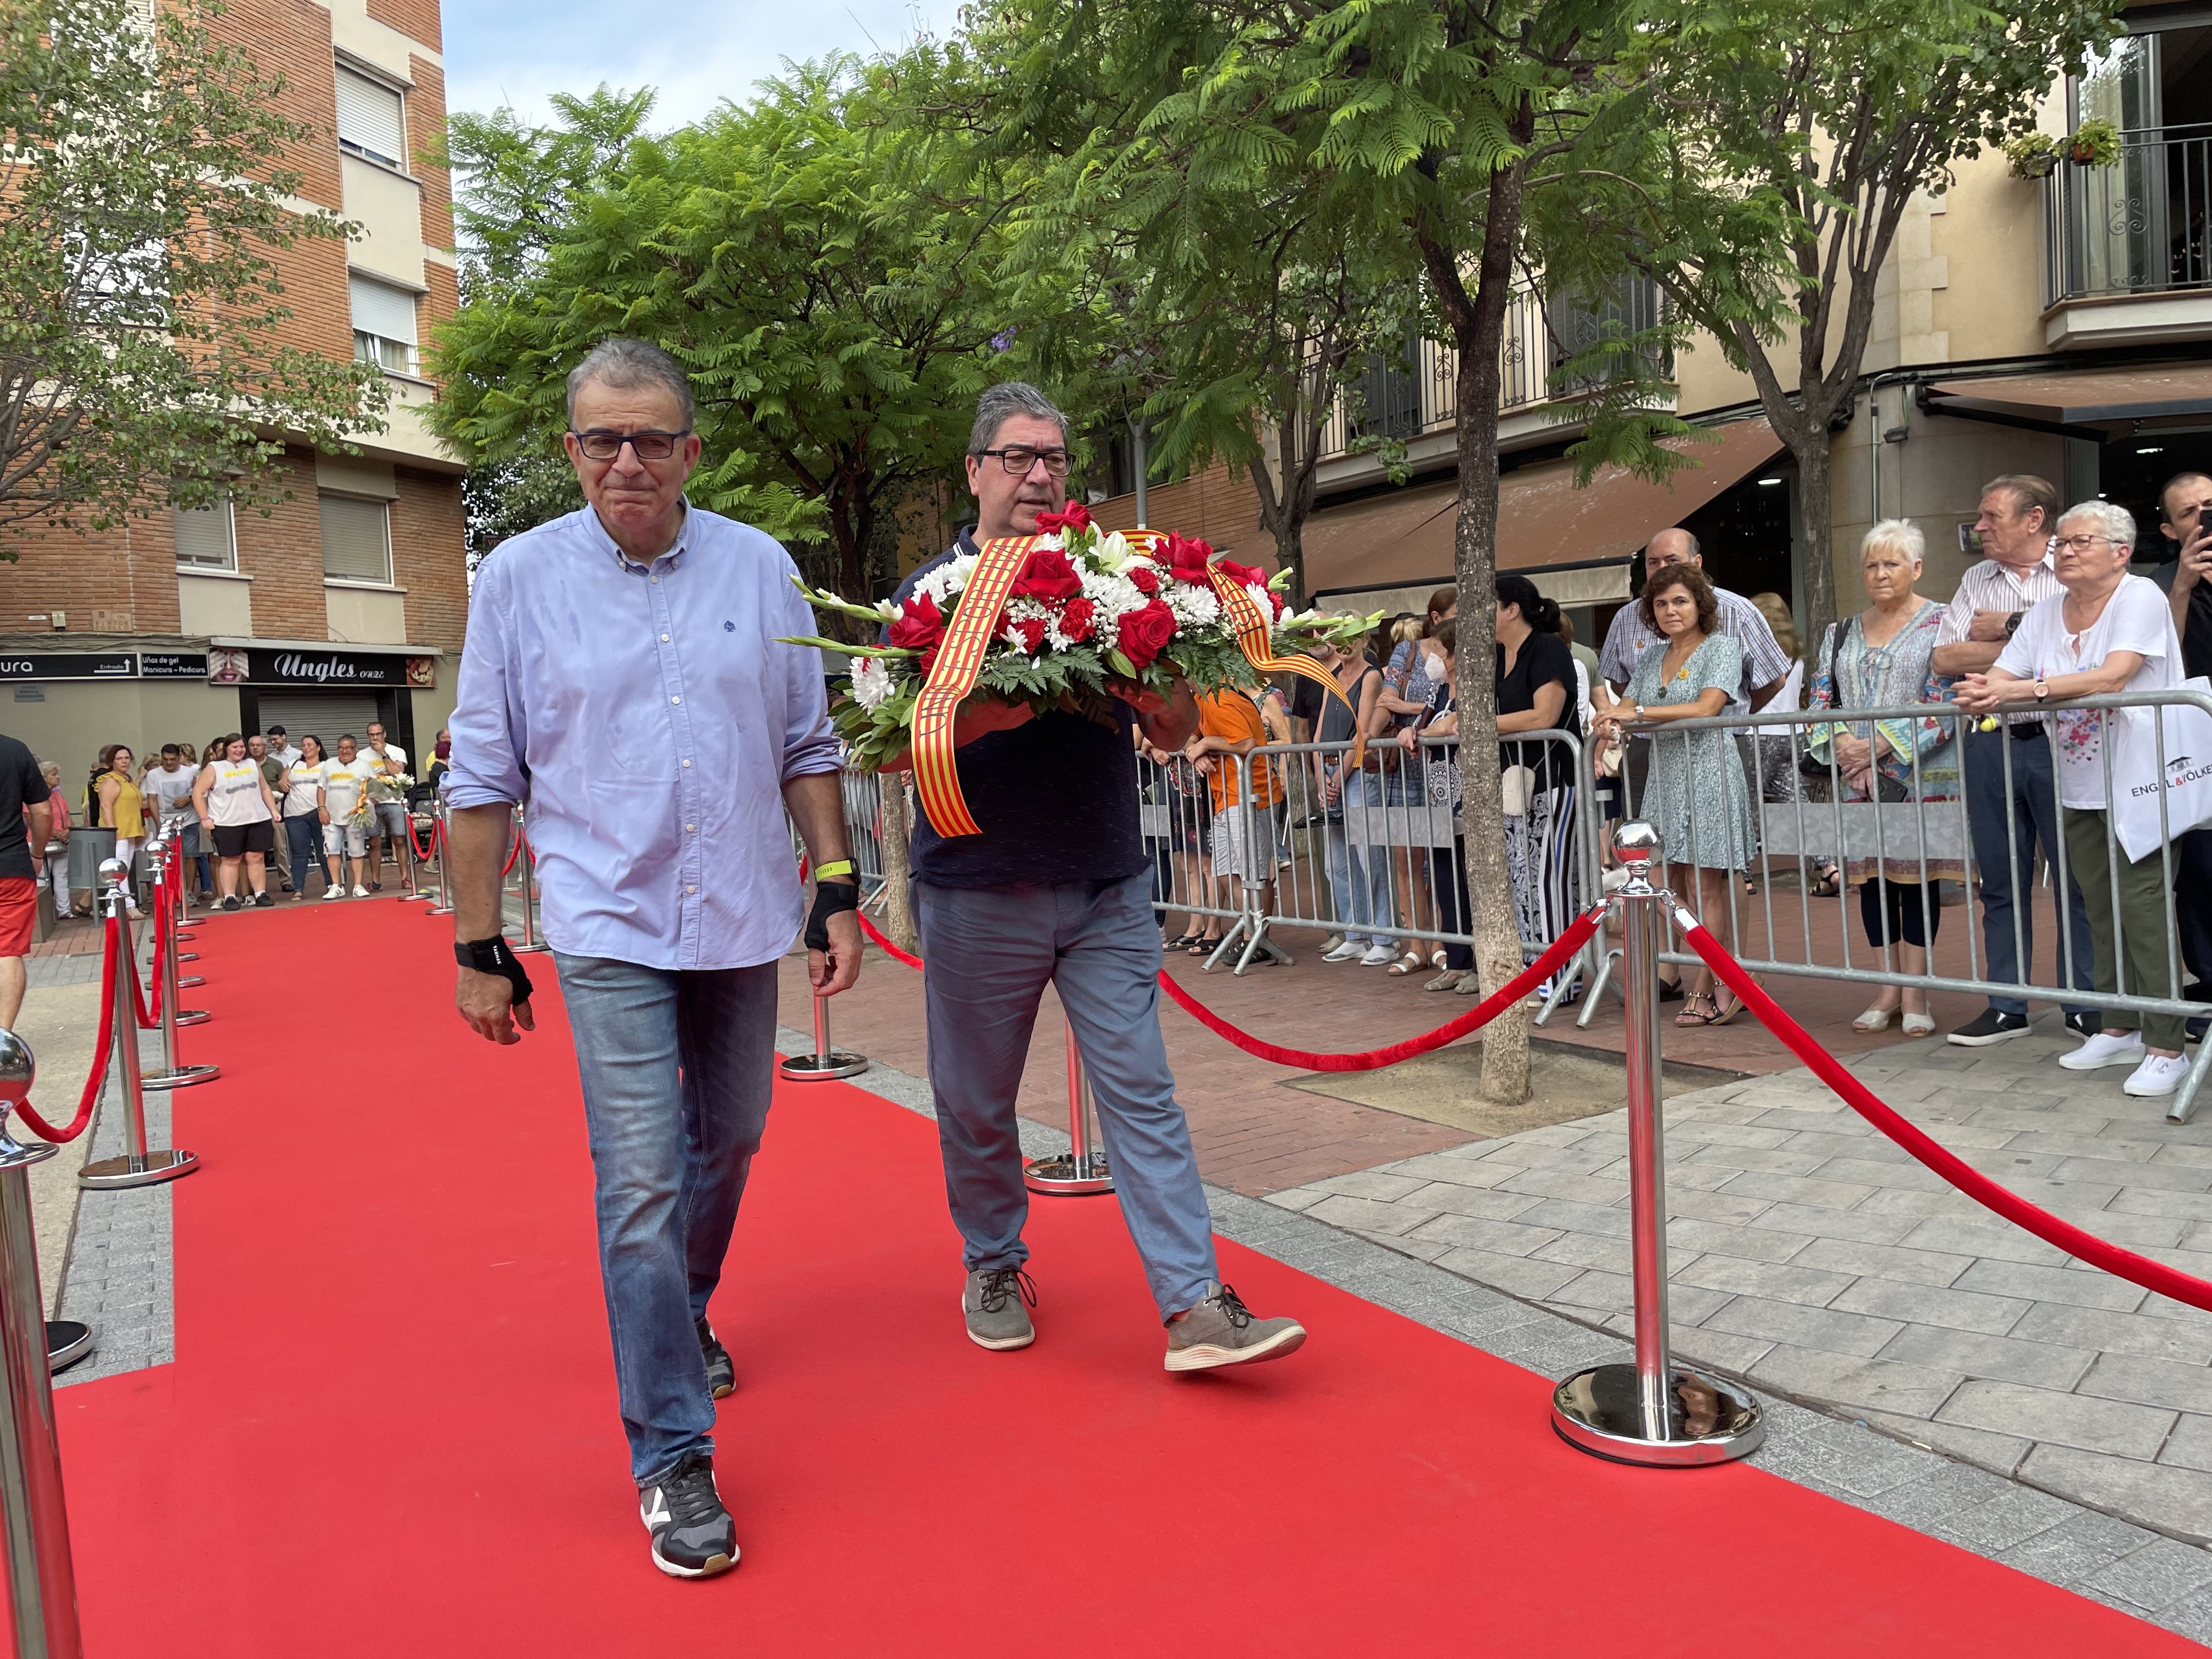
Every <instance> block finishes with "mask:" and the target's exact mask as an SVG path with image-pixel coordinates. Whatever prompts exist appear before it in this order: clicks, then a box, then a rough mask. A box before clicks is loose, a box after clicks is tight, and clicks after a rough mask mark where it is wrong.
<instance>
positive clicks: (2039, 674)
mask: <svg viewBox="0 0 2212 1659" xmlns="http://www.w3.org/2000/svg"><path fill="white" fill-rule="evenodd" d="M2135 540H2136V521H2135V515H2134V514H2133V513H2130V512H2129V511H2128V510H2127V508H2125V507H2118V506H2115V505H2114V504H2113V503H2112V502H2110V501H2084V502H2082V503H2081V505H2080V506H2079V507H2072V508H2069V510H2068V511H2067V512H2066V513H2064V514H2063V515H2062V516H2061V517H2060V519H2059V520H2058V525H2057V539H2056V540H2054V541H2053V542H2052V544H2051V546H2052V549H2053V552H2054V554H2055V557H2054V559H2053V561H2052V566H2051V572H2052V574H2054V575H2056V576H2057V578H2058V582H2059V586H2062V587H2063V588H2064V589H2065V590H2066V591H2065V592H2063V593H2062V594H2060V595H2059V596H2058V597H2057V598H2056V599H2045V600H2043V601H2042V602H2041V603H2040V604H2039V605H2035V606H2033V608H2032V609H2031V610H2029V611H2028V612H2027V615H2026V616H2024V617H2021V623H2020V626H2019V628H2018V629H2015V632H2014V634H2013V636H2012V638H2011V639H2010V640H2008V641H2006V643H2005V647H2004V649H2003V650H2002V651H2001V652H1999V653H1997V659H1996V664H1995V665H1993V666H1992V667H1991V668H1990V671H1989V672H1988V673H1986V674H1961V675H1960V677H1959V681H1958V685H1957V687H1956V689H1955V690H1954V692H1953V700H1954V702H1957V703H1958V705H1959V706H1960V708H1964V709H1966V711H1967V712H1968V713H1969V714H1993V713H1995V712H1996V710H1997V709H1999V708H2003V707H2007V706H2010V707H2012V708H2030V709H2033V708H2036V707H2038V706H2039V705H2041V704H2045V703H2048V702H2056V701H2057V700H2058V699H2060V698H2062V697H2090V696H2099V695H2100V694H2102V693H2106V692H2112V691H2161V690H2172V689H2173V688H2175V687H2177V686H2179V685H2180V684H2182V662H2181V641H2180V638H2179V635H2176V634H2175V632H2174V628H2173V612H2172V610H2171V609H2170V608H2169V606H2168V605H2167V603H2166V595H2165V594H2163V593H2161V592H2159V589H2158V585H2157V584H2156V583H2155V582H2153V581H2151V580H2149V579H2148V578H2147V577H2143V576H2131V575H2130V574H2128V561H2129V560H2130V558H2131V557H2133V556H2134V554H2135ZM2118 724H2119V722H2118V720H2116V719H2115V718H2114V717H2113V716H2112V715H2110V714H2106V712H2105V711H2104V710H2102V709H2096V708H2060V709H2056V710H2053V711H2052V713H2051V750H2052V753H2053V755H2054V757H2055V758H2056V761H2057V768H2056V769H2057V774H2058V805H2059V817H2061V819H2063V822H2064V824H2065V830H2066V843H2065V845H2066V860H2067V862H2068V864H2069V866H2071V870H2070V873H2071V875H2072V876H2073V878H2074V879H2075V881H2076V882H2077V883H2079V884H2080V885H2081V901H2082V903H2083V904H2084V906H2085V907H2087V910H2088V913H2089V936H2090V939H2091V942H2092V943H2093V945H2094V946H2095V969H2094V972H2095V975H2096V986H2097V989H2098V990H2100V991H2101V992H2104V993H2106V994H2107V995H2112V994H2117V993H2118V990H2119V959H2120V957H2122V956H2123V955H2124V956H2125V957H2126V958H2127V982H2128V984H2129V986H2130V987H2131V988H2132V989H2133V990H2135V991H2136V993H2137V994H2146V995H2151V996H2157V995H2160V994H2165V993H2166V991H2167V989H2168V987H2172V986H2177V985H2179V982H2180V979H2181V969H2180V964H2179V963H2175V962H2173V961H2172V960H2171V959H2170V958H2169V957H2168V956H2167V953H2166V925H2167V920H2168V912H2167V907H2168V905H2169V904H2170V902H2171V895H2169V894H2168V892H2167V891H2166V857H2165V854H2164V852H2163V850H2162V849H2161V848H2159V847H2155V846H2154V847H2152V848H2150V849H2149V851H2148V852H2147V853H2146V854H2144V855H2143V856H2142V857H2141V858H2138V859H2130V857H2129V856H2128V850H2127V848H2125V847H2124V846H2118V847H2114V848H2110V849H2108V848H2107V847H2106V838H2107V836H2110V835H2112V827H2111V826H2110V825H2108V823H2107V819H2108V817H2110V815H2111V797H2110V795H2109V793H2107V788H2106V774H2107V762H2106V754H2105V744H2106V742H2107V741H2108V740H2109V739H2111V738H2116V737H2117V731H2118ZM2120 747H2121V744H2119V743H2118V741H2114V742H2113V750H2114V752H2113V754H2112V757H2111V761H2112V764H2111V768H2110V774H2111V778H2110V781H2111V787H2112V788H2113V789H2119V790H2125V789H2127V788H2129V787H2141V784H2142V783H2162V781H2160V780H2157V779H2156V778H2155V776H2154V773H2155V769H2156V761H2155V758H2154V759H2153V761H2152V764H2151V768H2150V770H2151V772H2152V773H2153V776H2151V777H2147V778H2144V779H2142V780H2141V781H2140V782H2137V783H2136V784H2134V785H2132V786H2131V783H2130V780H2129V779H2128V778H2127V777H2126V776H2125V775H2124V769H2123V767H2122V766H2121V764H2120V763H2119V761H2120V757H2119V752H2118V751H2119V749H2120ZM2170 754H2171V751H2169V755H2170ZM2112 854H2117V855H2118V856H2117V857H2115V856H2112ZM2115 895H2117V896H2118V904H2117V906H2116V905H2115V904H2114V902H2113V900H2114V897H2115ZM2103 1018H2104V1026H2103V1029H2102V1030H2100V1031H2099V1032H2098V1033H2097V1035H2096V1036H2093V1037H2091V1038H2089V1039H2088V1040H2087V1042H2084V1043H2082V1044H2081V1047H2080V1048H2076V1049H2075V1050H2074V1051H2073V1052H2072V1053H2070V1054H2061V1055H2059V1056H2058V1063H2059V1064H2060V1065H2061V1066H2064V1067H2065V1068H2066V1069H2067V1070H2068V1071H2069V1072H2093V1071H2096V1070H2098V1069H2100V1067H2103V1066H2133V1067H2134V1068H2135V1069H2134V1070H2133V1071H2132V1072H2130V1073H2129V1076H2128V1080H2127V1082H2126V1083H2125V1084H2124V1085H2121V1086H2122V1089H2123V1091H2124V1092H2125V1093H2127V1094H2130V1095H2133V1096H2135V1097H2137V1098H2139V1099H2152V1098H2155V1097H2159V1096H2162V1095H2170V1094H2172V1092H2173V1091H2174V1090H2175V1089H2177V1088H2179V1086H2180V1085H2181V1079H2183V1078H2185V1077H2186V1076H2187V1075H2188V1074H2189V1060H2188V1059H2187V1057H2186V1056H2185V1054H2183V1052H2182V1043H2183V1041H2184V1036H2185V1030H2184V1028H2185V1024H2186V1022H2185V1020H2184V1019H2183V1018H2182V1016H2180V1015H2179V1014H2140V1015H2139V1014H2135V1013H2130V1012H2126V1011H2125V1010H2123V1009H2118V1008H2108V1009H2106V1011H2105V1013H2104V1016H2103Z"/></svg>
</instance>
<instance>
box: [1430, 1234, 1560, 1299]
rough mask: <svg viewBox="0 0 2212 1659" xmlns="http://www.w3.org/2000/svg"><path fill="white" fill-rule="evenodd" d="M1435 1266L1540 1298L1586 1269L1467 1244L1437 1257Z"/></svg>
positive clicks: (1480, 1282)
mask: <svg viewBox="0 0 2212 1659" xmlns="http://www.w3.org/2000/svg"><path fill="white" fill-rule="evenodd" d="M1436 1265H1437V1267H1442V1268H1443V1269H1444V1270H1445V1271H1446V1272H1448V1273H1460V1274H1463V1275H1464V1276H1465V1277H1467V1278H1468V1279H1474V1281H1475V1282H1476V1283H1478V1284H1481V1285H1495V1286H1496V1287H1497V1288H1498V1289H1499V1290H1501V1291H1507V1292H1508V1293H1510V1294H1511V1295H1514V1296H1530V1297H1539V1298H1541V1297H1547V1296H1549V1295H1551V1294H1552V1292H1553V1291H1556V1290H1558V1289H1559V1286H1561V1285H1565V1284H1566V1283H1567V1282H1568V1281H1569V1280H1571V1279H1576V1278H1577V1277H1579V1276H1580V1275H1581V1273H1582V1271H1583V1270H1582V1269H1581V1268H1580V1267H1565V1266H1563V1265H1562V1264H1560V1263H1559V1262H1556V1261H1530V1260H1528V1258H1527V1257H1524V1256H1517V1255H1498V1254H1497V1253H1496V1252H1495V1251H1492V1250H1478V1249H1469V1248H1468V1247H1467V1246H1465V1245H1460V1246H1456V1247H1455V1248H1454V1249H1450V1250H1448V1251H1446V1252H1445V1253H1444V1254H1443V1255H1440V1256H1438V1257H1437V1261H1436Z"/></svg>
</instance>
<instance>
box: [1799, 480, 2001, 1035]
mask: <svg viewBox="0 0 2212 1659" xmlns="http://www.w3.org/2000/svg"><path fill="white" fill-rule="evenodd" d="M1927 551H1928V544H1927V541H1926V539H1925V538H1923V536H1922V535H1921V533H1920V528H1919V526H1917V525H1915V524H1912V523H1911V522H1910V521H1908V520H1904V519H1884V520H1882V521H1881V523H1880V524H1877V525H1875V526H1874V528H1873V529H1871V530H1869V531H1868V532H1867V533H1866V536H1865V538H1863V540H1862V541H1861V542H1860V543H1859V580H1860V582H1861V583H1862V584H1863V586H1865V588H1866V594H1867V599H1868V605H1867V608H1866V609H1865V610H1863V611H1860V612H1859V613H1858V615H1857V616H1856V617H1848V618H1846V619H1845V620H1844V621H1843V622H1839V623H1831V624H1830V625H1829V628H1828V631H1827V635H1826V637H1825V638H1824V639H1823V640H1822V641H1820V665H1819V667H1818V669H1817V670H1816V671H1814V677H1813V690H1812V694H1811V696H1808V698H1807V699H1806V704H1805V706H1806V707H1807V708H1808V709H1809V708H1833V709H1837V710H1838V711H1841V712H1843V713H1845V714H1848V713H1849V712H1850V710H1852V709H1854V708H1902V707H1905V706H1906V705H1909V704H1913V703H1924V702H1942V700H1943V694H1944V691H1945V690H1946V689H1947V687H1946V683H1945V682H1944V681H1942V679H1940V678H1938V677H1937V676H1936V673H1935V672H1934V671H1933V670H1932V668H1931V667H1930V666H1929V657H1930V656H1931V655H1932V654H1933V653H1934V652H1935V649H1936V630H1937V629H1940V628H1941V627H1942V625H1943V616H1944V611H1945V607H1944V606H1943V605H1940V604H1938V603H1937V602H1936V601H1935V600H1934V599H1923V598H1921V597H1920V595H1919V593H1918V592H1917V591H1915V584H1916V583H1917V582H1918V580H1920V569H1921V564H1922V562H1923V559H1924V558H1925V557H1926V556H1927ZM1956 723H1957V722H1956V720H1955V719H1954V720H1939V719H1937V718H1936V717H1935V716H1923V717H1919V718H1909V719H1903V720H1838V721H1837V722H1836V723H1834V724H1833V725H1826V726H1809V727H1808V728H1807V730H1806V742H1807V747H1808V748H1809V749H1810V750H1812V752H1813V755H1814V758H1816V759H1818V760H1820V762H1822V763H1826V764H1827V765H1829V766H1830V767H1832V769H1833V774H1834V775H1835V777H1836V778H1837V781H1838V783H1839V784H1840V786H1841V793H1842V794H1843V797H1844V799H1846V800H1872V801H1893V802H1904V801H1916V800H1934V799H1941V798H1942V797H1944V796H1948V795H1955V794H1957V793H1959V759H1958V741H1957V738H1958V733H1957V732H1955V731H1954V729H1953V727H1954V726H1955V725H1956ZM1886 827H1887V826H1885V828H1886ZM1922 850H1923V846H1922V838H1921V837H1920V836H1918V835H1917V834H1912V833H1910V832H1909V831H1907V830H1906V829H1905V828H1904V827H1902V826H1900V832H1899V834H1898V835H1897V836H1895V837H1894V839H1892V838H1891V837H1889V836H1887V835H1884V836H1883V837H1882V838H1881V842H1880V855H1879V856H1873V857H1860V858H1854V859H1850V860H1847V862H1846V863H1845V865H1844V872H1845V873H1844V879H1845V880H1846V881H1847V882H1848V883H1850V884H1851V885H1852V886H1855V887H1857V889H1858V890H1859V919H1860V921H1861V922H1862V924H1863V926H1864V927H1865V928H1866V936H1867V943H1868V944H1869V945H1873V946H1874V947H1875V950H1877V951H1884V950H1886V949H1887V948H1889V947H1894V948H1895V950H1896V951H1897V966H1898V967H1899V969H1901V970H1902V971H1903V972H1904V973H1905V974H1907V975H1912V976H1914V977H1918V976H1920V975H1924V974H1925V973H1926V972H1927V971H1928V947H1929V945H1932V944H1933V943H1934V942H1935V939H1936V928H1937V927H1939V926H1940V925H1941V923H1942V908H1941V907H1940V906H1938V905H1937V904H1936V902H1935V901H1936V895H1935V893H1934V892H1933V891H1932V887H1933V884H1935V883H1936V882H1937V881H1939V880H1949V881H1957V880H1960V879H1961V878H1963V877H1964V876H1965V874H1966V872H1965V869H1964V868H1963V866H1960V864H1959V863H1958V862H1956V861H1955V860H1954V861H1952V862H1951V863H1949V864H1948V866H1946V865H1942V864H1938V863H1936V861H1935V860H1929V861H1927V862H1926V863H1925V864H1923V861H1922V860H1921V856H1920V855H1921V853H1922ZM1899 1012H1902V1013H1903V1015H1904V1025H1905V1036H1909V1037H1924V1036H1929V1034H1930V1033H1931V1032H1933V1031H1934V1030H1935V1029H1936V1021H1935V1018H1934V1017H1933V1016H1932V1015H1931V1014H1930V1013H1929V1010H1928V994H1927V992H1925V991H1923V990H1917V989H1901V988H1900V987H1896V986H1885V987H1883V989H1882V992H1881V995H1880V996H1879V997H1877V998H1876V999H1875V1003H1874V1006H1872V1007H1870V1008H1869V1009H1868V1010H1867V1011H1866V1012H1864V1013H1863V1014H1861V1015H1860V1016H1859V1017H1858V1018H1857V1019H1855V1020H1853V1021H1852V1022H1851V1029H1852V1030H1858V1031H1879V1030H1884V1029H1886V1028H1887V1026H1888V1024H1889V1022H1890V1021H1891V1019H1892V1018H1894V1017H1896V1016H1897V1015H1898V1014H1899Z"/></svg>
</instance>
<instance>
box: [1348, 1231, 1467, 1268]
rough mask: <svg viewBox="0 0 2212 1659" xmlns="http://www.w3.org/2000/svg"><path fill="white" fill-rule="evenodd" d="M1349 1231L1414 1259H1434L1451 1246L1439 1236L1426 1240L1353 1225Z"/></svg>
mask: <svg viewBox="0 0 2212 1659" xmlns="http://www.w3.org/2000/svg"><path fill="white" fill-rule="evenodd" d="M1349 1231H1352V1232H1355V1233H1358V1235H1359V1237H1362V1238H1364V1239H1366V1240H1368V1241H1370V1243H1376V1244H1380V1245H1381V1246H1382V1247H1383V1249H1386V1250H1395V1251H1397V1252H1398V1253H1399V1254H1400V1255H1409V1256H1412V1257H1413V1259H1414V1260H1415V1261H1435V1260H1436V1259H1437V1257H1438V1256H1440V1255H1443V1253H1444V1252H1445V1251H1447V1250H1449V1249H1451V1248H1452V1246H1451V1245H1450V1244H1449V1243H1448V1242H1447V1241H1445V1240H1443V1239H1440V1238H1439V1239H1427V1240H1424V1239H1419V1238H1404V1237H1400V1236H1399V1235H1398V1234H1396V1233H1372V1232H1369V1231H1367V1230H1366V1229H1365V1228H1364V1227H1353V1228H1352V1229H1350V1230H1349Z"/></svg>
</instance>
